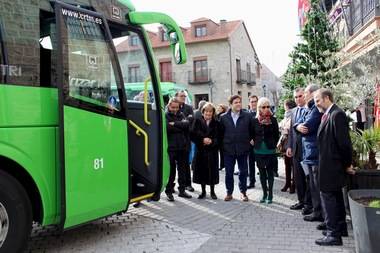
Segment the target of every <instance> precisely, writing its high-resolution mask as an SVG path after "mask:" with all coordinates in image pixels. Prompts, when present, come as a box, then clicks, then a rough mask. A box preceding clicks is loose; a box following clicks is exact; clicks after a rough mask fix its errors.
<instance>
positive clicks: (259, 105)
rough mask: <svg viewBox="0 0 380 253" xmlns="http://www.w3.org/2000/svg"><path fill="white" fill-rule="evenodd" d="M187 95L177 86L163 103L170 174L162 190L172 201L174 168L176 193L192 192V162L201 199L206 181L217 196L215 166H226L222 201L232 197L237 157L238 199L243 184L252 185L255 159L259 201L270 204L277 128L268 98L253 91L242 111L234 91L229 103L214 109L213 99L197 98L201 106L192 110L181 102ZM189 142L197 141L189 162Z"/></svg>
mask: <svg viewBox="0 0 380 253" xmlns="http://www.w3.org/2000/svg"><path fill="white" fill-rule="evenodd" d="M185 98H186V93H185V92H182V91H179V92H177V94H176V96H175V97H174V98H172V99H170V100H169V103H168V105H167V113H166V119H167V133H168V144H169V145H168V153H169V159H170V177H169V183H168V185H167V187H166V190H165V193H166V195H167V198H168V200H169V201H174V197H173V193H174V191H175V190H174V185H175V184H174V180H175V175H176V171H178V184H179V186H178V191H179V193H178V196H179V197H184V198H191V195H190V194H188V193H187V192H186V190H188V191H194V188H193V187H192V186H191V179H190V170H189V166H190V163H191V168H192V171H193V182H194V183H197V184H200V185H201V187H202V192H201V194H200V195H199V196H198V198H199V199H203V198H205V197H206V185H209V186H210V196H211V198H213V199H217V196H216V194H215V191H214V186H215V185H216V184H218V183H219V168H223V167H224V168H225V170H226V175H225V185H226V192H227V193H226V196H225V198H224V200H225V201H230V200H232V199H233V191H234V170H235V164H236V162H237V164H238V170H239V173H238V175H239V190H240V193H241V195H240V198H241V200H242V201H248V196H247V189H249V188H254V187H255V181H256V180H255V163H256V164H257V167H258V169H259V174H260V182H261V185H262V189H263V196H262V199H261V202H262V203H264V202H265V203H268V204H270V203H272V200H273V183H274V174H275V170H276V167H277V154H276V147H277V142H278V139H279V128H278V123H277V120H276V118H275V117H274V116H273V113H272V111H271V106H270V101H269V100H268V99H267V98H265V97H262V98H260V99H259V98H258V97H257V96H254V95H253V96H251V97H250V98H249V100H250V109H249V110H245V109H243V108H242V98H241V96H239V95H233V96H231V97H230V98H229V100H228V102H229V107H227V106H224V105H218V106H217V108H216V107H215V106H214V105H213V104H212V103H209V102H206V101H201V102H200V103H199V109H198V110H197V111H195V112H194V113H193V112H192V108H191V106H189V105H186V104H185V103H184V101H185ZM191 142H192V143H194V145H195V154H194V157H193V159H192V161H189V160H188V156H189V150H190V145H191ZM248 168H249V169H248ZM248 170H249V173H248ZM248 174H249V184H248V185H247V178H248Z"/></svg>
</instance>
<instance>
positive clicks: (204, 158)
mask: <svg viewBox="0 0 380 253" xmlns="http://www.w3.org/2000/svg"><path fill="white" fill-rule="evenodd" d="M200 111H201V113H202V117H198V118H196V119H195V121H194V124H193V126H192V127H191V129H190V138H191V140H192V141H193V142H194V143H195V145H196V151H195V155H194V160H193V182H194V183H196V184H200V185H201V186H202V193H201V194H200V195H199V196H198V199H204V198H205V197H206V185H210V195H211V198H212V199H217V196H216V194H215V191H214V186H215V185H216V184H218V183H219V170H218V149H219V144H218V128H219V126H218V125H219V123H218V121H217V120H216V119H215V107H214V106H213V105H212V104H211V103H206V104H205V105H204V106H203V107H202V109H201V110H200Z"/></svg>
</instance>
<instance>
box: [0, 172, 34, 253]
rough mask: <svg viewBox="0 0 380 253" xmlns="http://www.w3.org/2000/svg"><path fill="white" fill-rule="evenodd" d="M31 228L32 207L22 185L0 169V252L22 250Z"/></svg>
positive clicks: (6, 252)
mask: <svg viewBox="0 0 380 253" xmlns="http://www.w3.org/2000/svg"><path fill="white" fill-rule="evenodd" d="M31 228H32V208H31V204H30V200H29V198H28V195H27V193H26V191H25V189H24V188H23V187H22V185H21V184H20V183H19V182H18V181H17V180H16V179H15V178H14V177H12V176H11V175H9V174H8V173H6V172H4V171H1V170H0V253H8V252H22V251H23V250H24V248H25V246H26V245H27V242H28V238H29V235H30V231H31Z"/></svg>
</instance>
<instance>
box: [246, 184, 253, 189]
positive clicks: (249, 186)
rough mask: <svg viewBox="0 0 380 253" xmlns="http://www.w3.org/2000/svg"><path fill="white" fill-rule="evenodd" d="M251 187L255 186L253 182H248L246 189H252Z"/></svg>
mask: <svg viewBox="0 0 380 253" xmlns="http://www.w3.org/2000/svg"><path fill="white" fill-rule="evenodd" d="M253 188H255V183H253V184H249V185H248V186H247V189H253Z"/></svg>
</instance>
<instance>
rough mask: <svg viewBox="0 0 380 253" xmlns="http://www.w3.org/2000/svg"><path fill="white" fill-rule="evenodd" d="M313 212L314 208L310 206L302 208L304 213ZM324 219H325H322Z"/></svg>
mask: <svg viewBox="0 0 380 253" xmlns="http://www.w3.org/2000/svg"><path fill="white" fill-rule="evenodd" d="M312 213H313V208H310V207H304V208H303V209H302V215H309V214H312ZM321 221H323V220H321Z"/></svg>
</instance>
